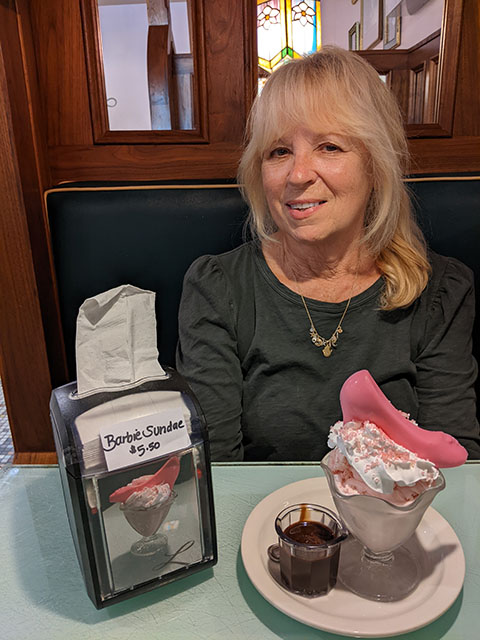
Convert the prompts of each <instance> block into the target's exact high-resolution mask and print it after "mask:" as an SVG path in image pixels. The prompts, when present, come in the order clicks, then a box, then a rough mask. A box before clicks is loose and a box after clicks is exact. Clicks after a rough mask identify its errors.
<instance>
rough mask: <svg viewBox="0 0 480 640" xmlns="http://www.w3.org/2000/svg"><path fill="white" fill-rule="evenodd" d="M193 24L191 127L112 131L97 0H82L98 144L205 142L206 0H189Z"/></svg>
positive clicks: (91, 96) (191, 22)
mask: <svg viewBox="0 0 480 640" xmlns="http://www.w3.org/2000/svg"><path fill="white" fill-rule="evenodd" d="M190 2H191V15H192V19H191V20H190V26H191V27H192V29H193V34H192V41H193V43H194V51H193V65H194V73H193V96H194V113H195V116H194V120H195V122H196V125H195V127H194V128H193V129H190V130H180V129H173V130H155V131H112V130H110V128H109V122H108V112H107V96H106V92H105V81H104V77H105V70H104V66H103V56H102V44H101V30H100V22H99V16H98V10H97V0H81V9H82V23H83V34H84V40H85V50H86V62H87V69H88V83H89V94H90V110H91V114H92V121H93V132H94V142H95V143H96V144H155V145H158V144H182V143H189V144H191V143H206V142H208V135H207V122H208V120H207V113H208V105H207V87H206V71H205V52H204V49H205V47H204V42H205V34H204V28H205V27H204V8H203V3H204V0H190Z"/></svg>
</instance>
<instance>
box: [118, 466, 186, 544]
mask: <svg viewBox="0 0 480 640" xmlns="http://www.w3.org/2000/svg"><path fill="white" fill-rule="evenodd" d="M179 471H180V461H179V459H178V457H177V456H173V457H172V458H170V459H169V460H167V462H165V464H164V465H163V466H162V467H161V468H160V469H159V470H158V471H157V472H156V473H155V474H153V475H146V476H140V477H138V478H134V479H133V480H132V481H131V482H130V483H129V484H127V485H126V486H124V487H121V488H120V489H117V490H116V491H114V492H113V493H112V494H111V495H110V502H118V503H120V510H121V511H122V513H123V515H124V516H125V518H126V520H127V522H128V523H129V525H130V526H131V527H132V528H133V529H135V531H136V532H137V533H139V534H140V535H141V536H143V537H142V538H141V539H140V540H137V541H136V542H134V543H133V544H132V546H131V547H130V551H131V553H133V554H134V555H138V556H144V555H152V554H154V553H157V552H158V551H159V550H161V549H162V548H165V547H166V546H167V536H166V535H165V534H163V533H160V534H159V533H157V532H158V529H159V528H160V525H161V524H162V523H163V521H164V520H165V518H166V517H167V515H168V512H169V511H170V507H171V506H172V503H173V501H174V500H175V498H176V497H177V494H176V493H175V491H174V490H173V485H174V484H175V481H176V479H177V477H178V473H179Z"/></svg>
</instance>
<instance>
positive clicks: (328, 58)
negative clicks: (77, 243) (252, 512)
mask: <svg viewBox="0 0 480 640" xmlns="http://www.w3.org/2000/svg"><path fill="white" fill-rule="evenodd" d="M406 163H407V144H406V139H405V135H404V130H403V125H402V119H401V115H400V112H399V109H398V106H397V104H396V102H395V100H394V98H393V97H392V95H391V94H390V92H389V91H388V89H387V88H386V87H385V85H384V83H382V82H381V80H380V79H379V77H378V75H377V73H376V72H375V71H374V69H373V68H372V67H371V66H370V65H368V64H367V63H366V62H364V61H363V60H362V59H361V58H360V57H359V56H357V55H355V54H353V53H350V52H347V51H344V50H341V49H337V48H330V47H325V48H324V49H322V51H320V52H318V53H316V54H314V55H312V56H309V57H307V58H304V59H301V60H297V61H294V62H289V63H288V64H285V65H284V66H282V67H281V68H280V69H279V70H278V71H276V72H275V73H274V74H273V75H272V76H271V78H270V79H269V80H268V82H267V83H266V85H265V87H264V89H263V92H262V94H261V95H260V97H259V98H258V99H257V101H256V103H255V105H254V108H253V110H252V114H251V117H250V121H249V140H248V144H247V146H246V149H245V152H244V155H243V158H242V161H241V165H240V171H239V182H240V183H241V184H242V185H243V190H244V195H245V198H246V200H247V202H248V203H249V205H250V208H251V214H250V227H251V231H252V235H253V238H254V240H253V241H252V242H248V243H246V244H244V245H242V246H241V247H239V248H238V249H235V250H234V251H231V252H229V253H226V254H223V255H220V256H204V257H202V258H199V259H198V260H197V261H195V262H194V263H193V265H192V266H191V267H190V269H189V271H188V273H187V274H186V277H185V282H184V291H183V296H182V302H181V307H180V314H179V334H180V339H179V346H178V354H177V366H178V369H179V370H180V372H181V373H183V374H184V375H185V377H186V378H187V379H188V380H189V382H190V384H191V386H192V388H193V390H194V392H195V393H196V395H197V397H198V399H199V401H200V404H201V405H202V408H203V410H204V412H205V415H206V418H207V423H208V426H209V432H210V439H211V450H212V456H213V459H214V460H242V459H245V460H319V459H321V458H322V457H323V455H324V454H325V453H326V451H327V444H326V443H327V434H328V429H329V427H330V425H332V424H333V423H334V422H335V421H336V420H338V419H340V418H341V409H340V405H339V397H338V396H339V391H340V388H341V386H342V384H343V382H344V381H345V379H346V378H347V377H348V376H349V375H350V374H351V373H353V372H354V371H356V370H358V369H368V370H369V371H370V372H371V374H372V375H373V377H374V378H375V379H376V381H377V382H378V384H379V385H380V386H381V388H382V390H383V391H384V393H385V394H386V395H387V397H388V398H389V399H390V400H391V401H392V402H393V403H394V405H395V406H397V407H398V408H400V409H401V410H403V411H406V412H408V413H410V415H411V417H412V418H414V419H415V420H417V421H418V422H419V424H421V426H423V427H424V428H429V429H435V430H437V429H443V430H445V431H448V432H450V433H451V434H452V435H454V436H455V437H457V438H458V439H459V440H460V441H461V443H462V444H463V445H464V446H466V447H467V448H468V450H469V453H470V456H471V457H480V441H479V437H478V435H479V428H478V423H477V422H476V419H475V396H474V391H473V383H474V380H475V376H476V365H475V362H474V360H473V358H472V355H471V339H470V336H471V331H472V323H473V313H474V302H473V286H472V276H471V273H470V271H469V269H467V268H466V267H465V266H464V265H462V264H461V263H459V262H458V261H456V260H453V259H449V258H443V257H440V256H438V255H435V254H427V251H426V248H425V244H424V241H423V238H422V235H421V233H420V231H419V229H418V228H417V226H416V223H415V222H414V220H413V218H412V214H411V211H410V201H409V197H408V194H407V192H406V190H405V187H404V184H403V181H402V177H403V175H404V173H405V171H406Z"/></svg>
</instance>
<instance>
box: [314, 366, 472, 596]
mask: <svg viewBox="0 0 480 640" xmlns="http://www.w3.org/2000/svg"><path fill="white" fill-rule="evenodd" d="M340 402H341V405H342V411H343V422H337V423H336V424H335V425H333V427H331V429H330V434H329V439H328V445H329V447H331V448H332V449H333V451H331V452H330V453H328V454H327V455H326V456H325V458H324V459H323V460H322V462H321V466H322V468H323V470H324V472H325V475H326V477H327V481H328V485H329V488H330V492H331V494H332V498H333V501H334V503H335V506H336V508H337V511H338V513H339V515H340V517H341V519H342V521H343V522H344V523H345V525H346V527H347V528H348V530H349V532H350V533H351V534H352V536H353V537H354V539H352V540H350V542H349V543H348V544H347V545H345V547H344V549H343V551H342V562H341V566H340V570H339V576H338V577H339V581H340V582H341V583H342V584H343V585H344V586H346V587H347V588H348V589H350V590H351V591H353V592H354V593H357V594H358V595H360V596H363V597H365V598H369V599H372V600H380V601H392V600H400V599H401V598H404V597H406V596H407V595H408V594H409V593H411V592H412V591H413V590H414V589H415V587H416V586H417V585H418V583H419V581H420V578H421V573H420V566H419V559H418V558H416V557H414V556H413V555H412V554H411V553H410V551H409V550H408V549H407V548H405V547H404V546H403V545H404V544H405V543H406V542H407V541H408V540H409V539H410V538H411V536H412V535H413V534H414V532H415V529H416V528H417V526H418V525H419V523H420V521H421V519H422V517H423V515H424V513H425V511H426V509H427V508H428V506H429V505H430V504H431V502H432V500H433V499H434V497H435V496H436V495H437V493H438V492H439V491H441V490H442V489H444V488H445V478H444V477H443V475H442V473H441V471H440V470H439V468H438V467H440V466H442V467H453V466H458V465H460V464H463V462H465V460H466V457H467V452H466V450H465V449H464V448H463V447H462V446H461V445H460V444H459V443H458V442H457V441H456V440H455V439H454V438H452V436H449V435H448V434H445V433H443V432H437V431H427V430H424V429H421V428H420V427H419V426H418V425H417V424H416V423H414V422H413V421H411V420H409V419H408V416H406V414H403V413H402V412H400V411H398V410H397V409H396V408H395V407H394V406H393V405H392V404H391V403H390V402H389V400H388V399H387V398H386V397H385V396H384V395H383V393H382V391H381V390H380V389H379V387H378V386H377V385H376V383H375V381H374V380H373V378H372V376H371V375H370V374H369V372H368V371H359V372H357V373H355V374H353V375H352V376H350V378H348V380H347V381H346V382H345V384H344V385H343V387H342V390H341V392H340Z"/></svg>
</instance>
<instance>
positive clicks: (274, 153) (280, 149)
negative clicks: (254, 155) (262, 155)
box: [270, 147, 288, 158]
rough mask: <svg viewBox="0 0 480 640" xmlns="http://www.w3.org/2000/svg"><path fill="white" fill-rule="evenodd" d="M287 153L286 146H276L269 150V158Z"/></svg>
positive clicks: (279, 156) (280, 156)
mask: <svg viewBox="0 0 480 640" xmlns="http://www.w3.org/2000/svg"><path fill="white" fill-rule="evenodd" d="M286 155H288V149H287V148H286V147H277V148H276V149H273V150H272V151H271V152H270V157H271V158H282V157H283V156H286Z"/></svg>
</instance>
